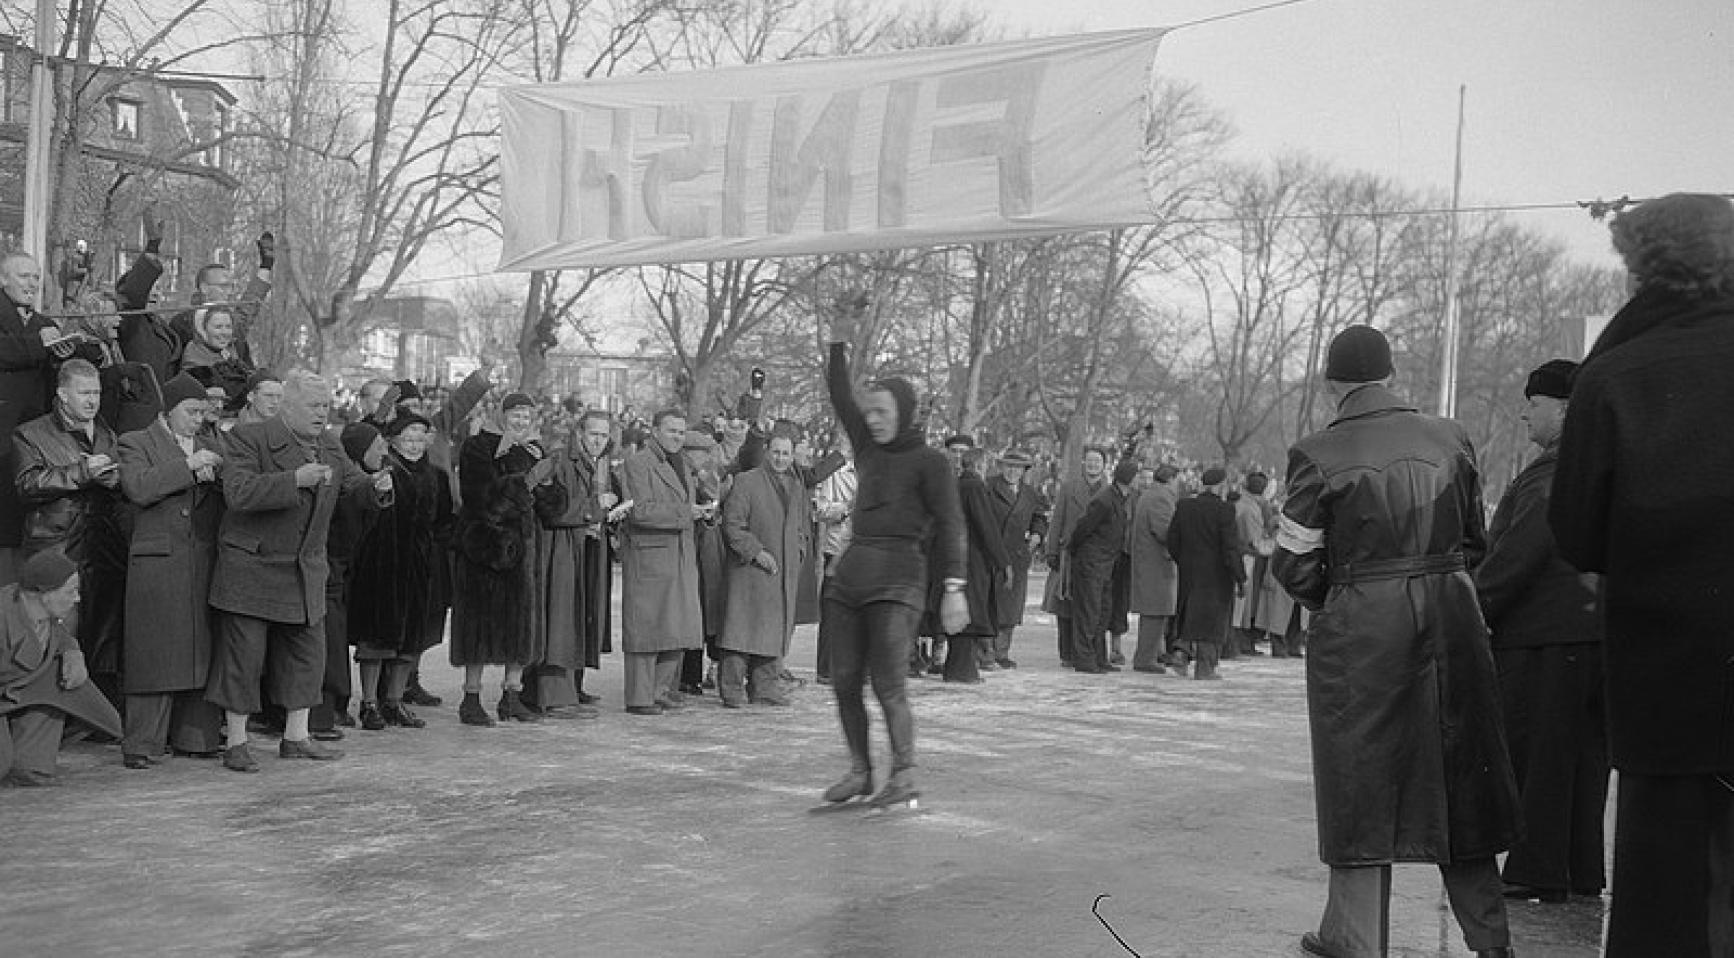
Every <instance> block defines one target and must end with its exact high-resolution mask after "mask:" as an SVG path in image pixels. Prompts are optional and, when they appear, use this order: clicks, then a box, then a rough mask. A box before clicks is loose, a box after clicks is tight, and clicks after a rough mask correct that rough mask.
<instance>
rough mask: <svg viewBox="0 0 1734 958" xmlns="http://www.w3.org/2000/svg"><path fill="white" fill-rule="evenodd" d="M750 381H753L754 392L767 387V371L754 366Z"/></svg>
mask: <svg viewBox="0 0 1734 958" xmlns="http://www.w3.org/2000/svg"><path fill="white" fill-rule="evenodd" d="M750 382H751V383H752V389H753V392H759V391H760V390H762V389H764V388H765V371H764V370H763V369H761V368H759V367H757V366H754V367H753V372H752V376H751V379H750Z"/></svg>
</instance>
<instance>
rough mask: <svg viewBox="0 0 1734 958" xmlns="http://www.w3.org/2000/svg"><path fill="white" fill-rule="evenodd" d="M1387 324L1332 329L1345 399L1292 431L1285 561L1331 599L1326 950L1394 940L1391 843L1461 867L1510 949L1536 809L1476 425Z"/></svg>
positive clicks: (1305, 583)
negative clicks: (1300, 431)
mask: <svg viewBox="0 0 1734 958" xmlns="http://www.w3.org/2000/svg"><path fill="white" fill-rule="evenodd" d="M1391 373H1392V365H1391V346H1390V343H1389V342H1387V341H1386V339H1385V336H1384V334H1383V333H1381V332H1379V331H1378V330H1376V329H1374V328H1372V327H1370V326H1351V327H1349V328H1348V329H1346V330H1344V331H1343V332H1341V333H1338V334H1337V336H1336V337H1335V338H1334V339H1332V340H1331V344H1330V348H1329V350H1328V351H1327V353H1326V359H1325V386H1326V389H1327V390H1328V391H1329V392H1330V394H1331V396H1332V397H1333V398H1334V399H1335V400H1336V403H1337V417H1336V419H1334V420H1332V422H1331V424H1330V425H1328V426H1326V427H1325V428H1324V429H1323V430H1321V431H1319V432H1316V433H1314V434H1312V435H1310V436H1307V437H1305V438H1303V439H1302V440H1301V441H1300V442H1298V443H1296V444H1295V446H1294V447H1293V448H1292V449H1290V450H1289V465H1288V489H1289V497H1288V501H1287V502H1286V503H1285V504H1284V506H1283V510H1282V515H1281V517H1280V519H1279V525H1278V530H1277V550H1276V553H1275V555H1273V556H1272V565H1273V567H1274V569H1275V573H1276V576H1277V578H1278V579H1279V580H1280V581H1281V582H1282V584H1283V587H1284V588H1286V589H1287V590H1288V591H1289V593H1290V594H1291V595H1293V596H1294V597H1295V598H1296V599H1297V600H1299V601H1300V602H1301V603H1303V604H1304V605H1306V607H1307V608H1309V609H1313V610H1315V611H1318V612H1319V615H1318V617H1317V618H1316V619H1314V621H1313V633H1312V640H1311V645H1310V647H1309V649H1308V654H1307V659H1306V669H1307V712H1308V716H1309V718H1310V720H1311V725H1312V744H1313V784H1314V789H1313V791H1314V797H1315V800H1316V802H1317V806H1318V823H1319V857H1320V858H1321V859H1323V860H1324V863H1325V864H1326V865H1329V866H1330V870H1331V881H1330V896H1329V898H1328V900H1327V901H1326V904H1325V912H1324V916H1323V918H1322V919H1321V920H1320V922H1319V930H1318V931H1317V932H1310V931H1309V932H1307V933H1306V935H1305V936H1304V937H1303V938H1302V939H1301V947H1302V949H1303V950H1305V951H1306V952H1308V953H1309V954H1314V955H1327V956H1328V955H1340V956H1351V955H1353V956H1360V955H1383V954H1385V949H1386V943H1387V938H1388V933H1389V928H1388V924H1389V906H1390V893H1391V863H1392V862H1432V863H1434V864H1437V865H1438V866H1439V869H1440V871H1441V872H1442V873H1443V875H1444V879H1445V890H1446V892H1447V894H1448V895H1449V897H1450V899H1451V907H1452V910H1453V911H1454V912H1455V913H1456V915H1457V922H1458V924H1459V925H1460V926H1461V927H1462V929H1463V936H1464V939H1465V941H1466V942H1467V943H1468V945H1469V948H1470V949H1471V950H1472V951H1474V952H1475V954H1476V955H1477V956H1481V958H1509V956H1510V955H1511V953H1512V952H1511V947H1510V946H1511V932H1510V928H1509V926H1508V925H1507V923H1506V917H1505V900H1504V899H1503V898H1502V897H1501V890H1502V889H1501V887H1500V879H1499V866H1498V864H1497V862H1496V860H1495V856H1496V855H1498V854H1499V853H1500V852H1502V851H1504V850H1505V849H1507V848H1509V847H1511V842H1512V839H1513V838H1514V836H1515V835H1516V832H1517V830H1518V827H1519V819H1518V815H1519V809H1518V804H1517V787H1516V784H1515V782H1514V781H1513V779H1512V775H1511V762H1510V759H1509V758H1508V757H1507V754H1506V747H1505V733H1504V730H1503V728H1502V727H1501V723H1500V719H1499V686H1498V677H1497V675H1496V674H1495V672H1494V666H1493V652H1492V650H1491V649H1490V648H1489V646H1488V641H1487V626H1486V624H1485V623H1484V622H1483V621H1482V618H1481V608H1480V605H1479V604H1478V602H1477V600H1476V596H1475V583H1474V581H1473V580H1471V579H1470V577H1469V571H1468V570H1469V569H1470V568H1471V567H1472V566H1474V565H1475V564H1476V563H1477V562H1479V561H1480V559H1481V555H1482V553H1483V552H1484V551H1485V541H1486V539H1485V534H1484V531H1483V529H1482V524H1481V523H1482V519H1481V515H1482V511H1481V482H1480V479H1479V477H1478V476H1477V469H1476V464H1475V450H1474V449H1473V448H1472V447H1471V446H1470V444H1469V437H1468V435H1467V434H1466V433H1465V432H1464V430H1463V427H1462V426H1460V425H1458V424H1457V423H1455V422H1452V421H1450V420H1447V419H1439V418H1435V417H1433V416H1424V415H1422V414H1421V413H1419V412H1417V411H1416V410H1415V407H1414V406H1412V405H1410V404H1409V403H1407V402H1405V401H1403V400H1402V399H1401V398H1399V397H1398V396H1397V395H1396V394H1395V393H1394V392H1392V391H1391V390H1390V389H1389V387H1388V381H1389V380H1390V378H1391Z"/></svg>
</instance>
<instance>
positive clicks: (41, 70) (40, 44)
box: [24, 0, 57, 306]
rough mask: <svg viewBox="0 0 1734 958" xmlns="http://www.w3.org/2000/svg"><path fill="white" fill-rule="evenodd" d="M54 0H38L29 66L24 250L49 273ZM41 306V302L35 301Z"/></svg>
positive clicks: (44, 271)
mask: <svg viewBox="0 0 1734 958" xmlns="http://www.w3.org/2000/svg"><path fill="white" fill-rule="evenodd" d="M54 7H55V0H36V62H35V63H34V64H33V65H32V66H31V68H30V128H29V133H28V141H29V142H28V145H27V147H26V148H25V153H24V252H26V253H29V254H30V255H31V256H34V257H35V258H36V262H37V263H38V264H39V265H40V266H41V267H42V271H43V273H44V274H46V273H47V272H48V208H49V204H50V200H51V197H50V196H49V189H48V159H49V154H48V143H49V139H50V137H51V136H52V135H53V131H54V75H53V73H52V72H51V71H50V70H49V69H48V58H49V56H50V54H51V53H52V52H53V50H54V19H55V17H56V16H57V13H56V12H55V9H54ZM34 305H36V306H40V305H41V304H40V303H37V304H34Z"/></svg>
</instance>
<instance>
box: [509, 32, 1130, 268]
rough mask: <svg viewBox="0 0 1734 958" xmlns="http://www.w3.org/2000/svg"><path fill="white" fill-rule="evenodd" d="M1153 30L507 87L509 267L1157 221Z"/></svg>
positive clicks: (792, 251) (710, 256) (916, 242)
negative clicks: (1147, 160) (1150, 172)
mask: <svg viewBox="0 0 1734 958" xmlns="http://www.w3.org/2000/svg"><path fill="white" fill-rule="evenodd" d="M1161 37H1162V31H1160V30H1134V31H1124V32H1118V33H1102V34H1088V35H1083V36H1074V37H1056V38H1049V39H1039V40H1021V41H1015V42H1010V43H996V44H984V45H979V46H959V47H942V48H936V49H930V50H914V51H906V52H899V53H891V54H880V55H873V56H858V57H846V58H840V59H832V60H808V61H788V62H781V63H774V64H764V65H756V66H747V67H735V68H730V69H723V70H710V71H703V72H689V73H675V74H656V75H646V76H639V77H631V78H627V79H615V80H604V81H597V82H590V83H558V84H540V85H535V86H522V87H511V88H507V89H506V90H504V91H502V93H501V113H502V120H503V128H504V142H503V153H502V157H501V162H502V169H501V180H502V183H501V188H502V204H501V205H502V219H503V221H504V224H503V226H504V238H505V248H504V253H503V254H502V257H501V262H500V268H501V269H504V270H533V269H566V268H583V267H602V266H627V265H637V264H644V263H674V262H690V261H695V260H716V259H733V258H741V257H763V256H790V255H807V254H814V253H835V252H850V251H858V250H871V249H885V248H890V247H900V246H928V245H936V244H944V243H956V242H981V241H985V240H992V239H1007V238H1012V237H1016V236H1030V235H1040V234H1045V233H1055V232H1062V231H1067V230H1079V229H1095V228H1106V227H1113V226H1129V225H1135V224H1139V223H1148V222H1151V208H1150V202H1149V198H1148V192H1147V185H1146V181H1145V171H1144V163H1143V154H1144V148H1145V141H1146V124H1147V123H1148V122H1149V118H1148V103H1149V93H1150V82H1151V66H1152V63H1153V61H1154V59H1155V55H1156V47H1157V44H1158V42H1159V41H1160V39H1161Z"/></svg>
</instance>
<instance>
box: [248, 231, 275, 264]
mask: <svg viewBox="0 0 1734 958" xmlns="http://www.w3.org/2000/svg"><path fill="white" fill-rule="evenodd" d="M253 245H254V246H255V247H257V248H258V250H259V268H260V269H263V270H269V269H271V268H273V267H275V266H276V265H277V237H275V236H272V235H271V231H270V230H266V231H265V232H263V233H260V234H259V238H258V239H257V240H255V241H254V243H253Z"/></svg>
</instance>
